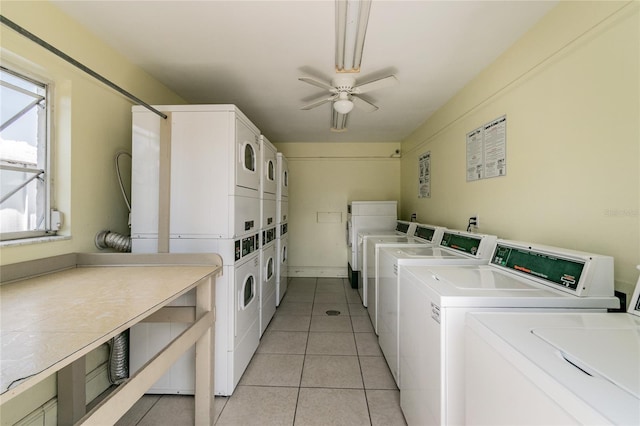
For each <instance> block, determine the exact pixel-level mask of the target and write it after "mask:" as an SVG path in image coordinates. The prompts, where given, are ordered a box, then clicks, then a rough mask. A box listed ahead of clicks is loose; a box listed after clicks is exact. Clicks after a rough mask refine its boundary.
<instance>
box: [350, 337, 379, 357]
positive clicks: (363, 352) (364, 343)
mask: <svg viewBox="0 0 640 426" xmlns="http://www.w3.org/2000/svg"><path fill="white" fill-rule="evenodd" d="M354 336H355V338H356V349H357V350H358V355H359V356H382V351H381V350H380V345H379V344H378V336H376V334H375V333H354Z"/></svg>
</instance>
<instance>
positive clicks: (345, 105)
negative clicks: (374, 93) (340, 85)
mask: <svg viewBox="0 0 640 426" xmlns="http://www.w3.org/2000/svg"><path fill="white" fill-rule="evenodd" d="M333 109H335V110H336V111H337V112H339V113H340V114H348V113H349V112H351V110H352V109H353V102H351V101H349V100H346V99H341V100H339V101H335V102H334V103H333Z"/></svg>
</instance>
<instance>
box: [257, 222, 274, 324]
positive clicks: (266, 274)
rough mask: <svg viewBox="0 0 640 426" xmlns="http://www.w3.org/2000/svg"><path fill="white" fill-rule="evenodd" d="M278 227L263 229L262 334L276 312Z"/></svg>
mask: <svg viewBox="0 0 640 426" xmlns="http://www.w3.org/2000/svg"><path fill="white" fill-rule="evenodd" d="M276 262H277V259H276V228H275V227H273V228H269V229H265V230H264V231H262V248H261V249H260V336H262V335H263V334H264V331H265V330H266V328H267V326H268V325H269V322H270V321H271V318H273V315H274V314H275V313H276V298H277V288H276V287H277V286H276V268H277V263H276Z"/></svg>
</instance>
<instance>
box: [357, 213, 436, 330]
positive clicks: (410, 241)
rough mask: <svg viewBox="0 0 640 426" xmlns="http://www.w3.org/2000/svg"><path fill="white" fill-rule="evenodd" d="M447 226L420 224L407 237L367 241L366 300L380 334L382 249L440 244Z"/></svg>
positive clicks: (372, 319) (364, 267) (380, 238)
mask: <svg viewBox="0 0 640 426" xmlns="http://www.w3.org/2000/svg"><path fill="white" fill-rule="evenodd" d="M445 229H446V228H442V227H437V226H431V225H418V226H416V227H415V228H414V231H413V232H412V233H411V234H410V235H412V236H405V237H399V236H396V237H389V236H381V237H371V238H367V239H366V241H365V244H364V245H365V247H366V253H365V257H364V262H363V267H362V275H363V276H364V277H365V279H366V288H365V291H366V293H365V294H366V300H367V305H366V306H367V312H368V313H369V318H371V324H372V325H373V330H374V332H375V333H376V334H378V273H377V269H378V267H377V265H378V258H379V256H380V249H382V248H389V247H411V246H416V247H424V246H425V244H426V245H427V246H430V247H432V246H434V245H439V244H440V241H441V240H442V236H443V235H444V231H445Z"/></svg>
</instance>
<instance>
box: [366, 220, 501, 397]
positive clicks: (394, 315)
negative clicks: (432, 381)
mask: <svg viewBox="0 0 640 426" xmlns="http://www.w3.org/2000/svg"><path fill="white" fill-rule="evenodd" d="M496 240H497V237H496V236H495V235H486V234H473V233H470V232H464V231H454V230H450V229H447V230H445V231H443V234H442V239H441V240H440V244H439V245H438V246H437V247H434V246H432V245H426V246H425V245H419V246H416V245H403V246H397V247H387V248H380V249H379V250H378V258H377V262H376V265H377V271H376V276H377V285H376V292H377V295H376V301H377V305H378V306H377V310H376V319H375V320H374V321H375V323H376V324H377V331H378V343H379V344H380V349H382V353H383V354H384V356H385V358H386V360H387V364H388V365H389V369H390V370H391V374H392V375H393V378H394V380H395V381H396V384H397V385H398V386H400V375H399V373H398V371H399V358H398V350H399V339H398V334H399V322H398V318H399V312H400V310H401V308H402V307H401V305H400V303H399V299H400V298H399V292H400V282H401V279H402V271H403V269H402V267H403V266H407V265H480V264H486V263H489V259H490V258H491V255H492V254H493V249H494V248H495V246H496Z"/></svg>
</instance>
